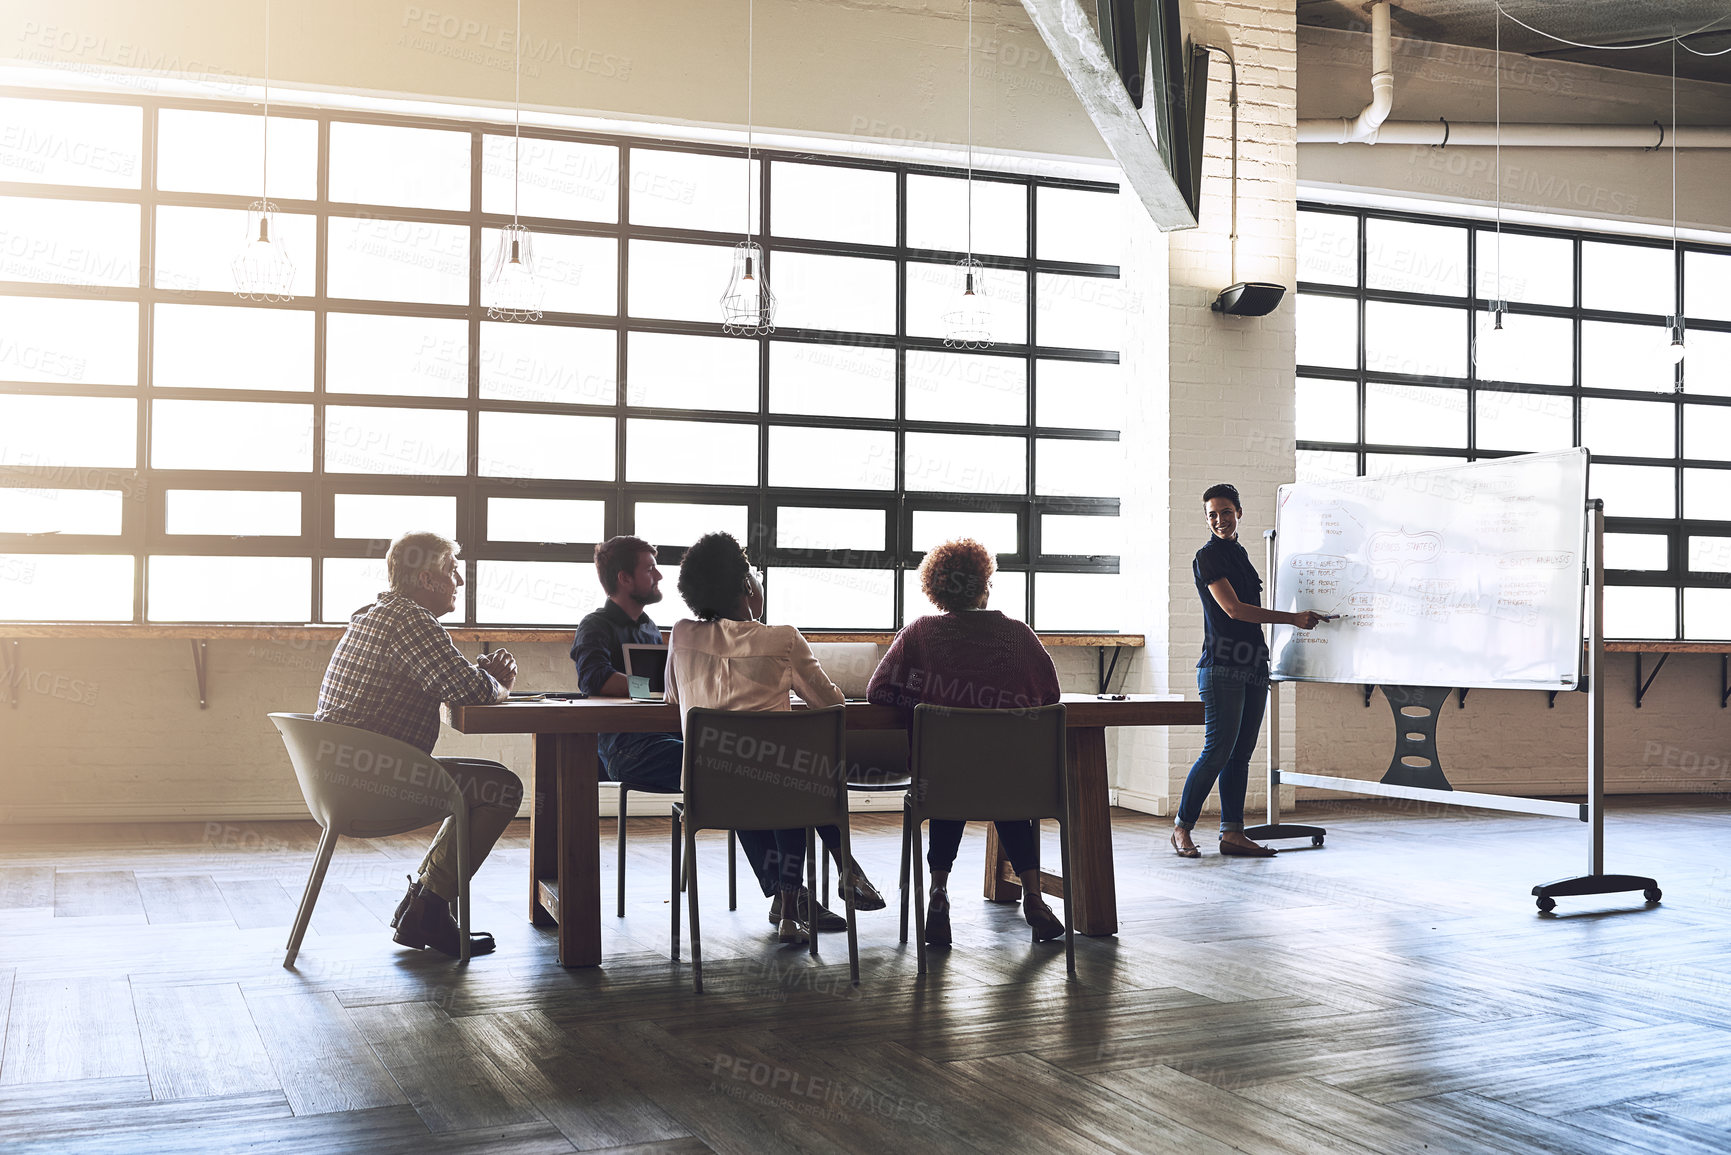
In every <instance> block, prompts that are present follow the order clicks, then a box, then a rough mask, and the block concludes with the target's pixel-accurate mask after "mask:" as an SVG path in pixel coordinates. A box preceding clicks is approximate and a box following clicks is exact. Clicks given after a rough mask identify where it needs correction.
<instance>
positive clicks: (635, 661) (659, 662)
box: [621, 642, 667, 702]
mask: <svg viewBox="0 0 1731 1155" xmlns="http://www.w3.org/2000/svg"><path fill="white" fill-rule="evenodd" d="M621 648H622V649H623V650H624V651H625V681H626V683H627V684H628V685H629V686H630V689H629V690H628V691H627V692H628V693H630V695H631V696H632V697H633V698H635V699H637V700H639V701H644V702H660V701H663V700H665V699H666V697H667V647H666V645H659V646H648V645H642V644H640V643H637V642H627V643H625V645H624V646H623V647H621Z"/></svg>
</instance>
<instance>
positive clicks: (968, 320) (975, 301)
mask: <svg viewBox="0 0 1731 1155" xmlns="http://www.w3.org/2000/svg"><path fill="white" fill-rule="evenodd" d="M966 61H967V70H968V178H967V190H968V194H967V195H968V255H967V256H965V257H963V258H962V259H961V260H960V261H958V262H956V273H957V276H956V282H957V284H958V285H959V286H960V288H961V295H960V297H959V298H958V299H957V300H956V301H955V306H954V308H952V309H950V310H949V311H948V312H947V313H945V314H944V344H945V345H948V346H949V347H950V348H952V349H989V348H991V345H992V302H991V300H990V298H988V297H987V296H986V278H985V270H984V269H983V268H981V266H980V262H978V261H976V260H975V259H974V0H968V46H967V53H966ZM952 291H953V290H952Z"/></svg>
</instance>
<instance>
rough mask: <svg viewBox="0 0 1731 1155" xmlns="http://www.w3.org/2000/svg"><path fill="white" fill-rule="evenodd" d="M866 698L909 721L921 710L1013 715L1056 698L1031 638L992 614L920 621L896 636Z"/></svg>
mask: <svg viewBox="0 0 1731 1155" xmlns="http://www.w3.org/2000/svg"><path fill="white" fill-rule="evenodd" d="M866 696H867V697H868V698H870V699H871V700H872V701H873V702H875V703H877V704H878V705H880V706H897V707H900V708H901V709H902V710H904V711H906V712H907V714H908V715H909V717H910V718H911V717H912V714H913V709H914V707H915V706H917V705H919V704H920V703H921V702H927V703H930V704H932V705H934V706H952V707H962V708H964V709H969V710H1014V709H1026V708H1028V707H1030V706H1046V705H1050V704H1051V703H1053V702H1056V701H1057V700H1058V698H1059V696H1060V695H1059V690H1058V671H1057V669H1056V668H1054V667H1053V665H1052V656H1051V655H1050V654H1048V653H1046V648H1045V647H1044V646H1042V645H1041V644H1040V639H1039V638H1037V637H1035V636H1034V631H1033V630H1030V629H1029V628H1028V627H1027V626H1026V625H1024V624H1023V623H1021V622H1018V621H1016V620H1015V619H1014V618H1007V617H1005V616H1004V615H1003V614H1002V613H1000V612H999V611H997V610H964V611H961V612H959V613H950V614H939V615H936V616H934V617H929V618H920V619H918V620H917V621H914V622H911V623H910V624H909V625H908V626H907V627H906V628H905V629H903V630H902V632H901V633H899V634H897V635H896V640H895V641H894V642H893V643H892V644H891V645H890V651H889V653H887V654H885V655H884V660H883V661H881V662H879V663H878V668H877V670H876V671H875V672H873V674H872V680H871V686H870V687H869V688H868V689H867V690H866Z"/></svg>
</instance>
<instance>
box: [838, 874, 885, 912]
mask: <svg viewBox="0 0 1731 1155" xmlns="http://www.w3.org/2000/svg"><path fill="white" fill-rule="evenodd" d="M849 879H850V881H849V882H848V883H845V884H844V885H851V886H852V887H853V908H854V909H855V910H882V909H883V908H884V907H886V906H888V905H889V903H887V902H885V901H884V896H883V895H881V894H879V893H878V888H877V887H875V886H873V885H872V884H871V880H870V879H868V878H867V877H866V876H865V875H864V874H863V873H861V872H860V871H857V870H856V871H854V872H853V873H852V874H851V875H849Z"/></svg>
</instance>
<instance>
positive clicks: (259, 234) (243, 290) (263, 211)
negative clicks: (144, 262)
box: [229, 0, 295, 301]
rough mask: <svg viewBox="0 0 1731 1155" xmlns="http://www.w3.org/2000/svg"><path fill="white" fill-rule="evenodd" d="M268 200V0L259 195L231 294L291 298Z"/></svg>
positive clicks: (285, 258)
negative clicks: (262, 152)
mask: <svg viewBox="0 0 1731 1155" xmlns="http://www.w3.org/2000/svg"><path fill="white" fill-rule="evenodd" d="M275 217H276V205H274V204H272V203H271V201H270V0H265V3H264V165H263V168H262V169H261V171H260V179H259V199H258V200H256V201H253V202H252V204H250V205H248V206H247V209H246V239H245V241H244V242H242V248H241V250H240V252H239V253H236V254H235V258H234V260H233V261H232V262H231V263H230V266H229V267H230V268H231V269H232V270H233V272H234V291H235V295H236V296H238V297H240V298H241V299H243V300H248V301H292V300H294V283H295V263H294V261H293V260H292V259H290V257H289V255H288V249H287V248H286V247H285V246H284V245H283V242H282V237H281V236H280V235H278V234H277V232H276V230H275V228H274V227H273V226H274V224H275V220H274V218H275Z"/></svg>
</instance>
